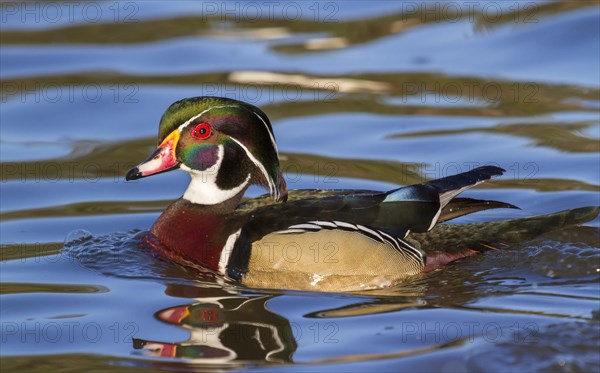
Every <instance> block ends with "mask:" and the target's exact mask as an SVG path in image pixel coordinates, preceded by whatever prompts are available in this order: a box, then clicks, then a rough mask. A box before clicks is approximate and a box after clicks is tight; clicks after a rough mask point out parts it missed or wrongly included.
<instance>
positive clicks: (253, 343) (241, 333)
mask: <svg viewBox="0 0 600 373" xmlns="http://www.w3.org/2000/svg"><path fill="white" fill-rule="evenodd" d="M190 292H195V293H197V294H193V297H194V298H198V299H200V300H199V301H198V302H197V303H190V304H184V305H179V306H174V307H170V308H166V309H163V310H160V311H158V312H156V313H155V317H156V318H158V319H159V320H160V321H162V322H165V323H167V324H172V325H177V326H179V327H181V328H184V329H185V330H188V331H189V333H190V336H189V339H188V340H187V341H184V342H177V343H172V342H163V341H149V340H144V339H134V340H133V346H134V348H135V349H138V350H143V353H144V354H145V355H149V356H156V357H177V358H186V359H194V360H198V361H199V362H206V363H215V364H223V363H229V362H236V361H239V362H241V361H245V362H248V361H262V362H267V363H288V362H291V361H292V355H293V353H294V351H296V348H297V344H296V340H295V338H294V335H293V330H292V327H291V325H290V322H289V321H288V320H287V319H286V318H285V317H282V316H280V315H278V314H276V313H274V312H272V311H271V310H269V308H268V307H267V303H268V302H269V300H271V299H273V298H275V297H277V295H267V296H252V295H240V294H236V293H235V292H228V291H227V290H225V289H218V288H208V289H207V288H200V287H191V286H186V285H169V286H168V288H167V294H169V295H173V296H177V297H190V296H191V294H190Z"/></svg>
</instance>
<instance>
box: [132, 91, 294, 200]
mask: <svg viewBox="0 0 600 373" xmlns="http://www.w3.org/2000/svg"><path fill="white" fill-rule="evenodd" d="M177 168H181V169H183V170H185V171H187V172H188V173H189V174H190V175H191V176H192V180H191V182H190V185H189V187H188V189H187V190H186V192H185V194H184V195H183V198H184V199H187V200H189V201H190V202H192V203H196V204H202V205H215V204H218V203H222V202H225V201H227V200H230V199H232V198H240V197H241V196H242V195H243V193H244V191H245V190H246V189H247V188H248V187H249V186H250V185H252V184H258V185H262V186H263V187H265V188H267V189H268V190H269V192H270V193H271V195H272V196H273V198H274V199H275V200H277V201H284V200H285V199H286V198H287V188H286V184H285V181H284V179H283V177H282V175H281V172H280V170H279V156H278V153H277V146H276V145H275V137H274V136H273V129H272V127H271V123H270V122H269V118H267V116H266V115H265V113H263V112H262V111H261V110H260V109H258V108H257V107H255V106H252V105H250V104H247V103H245V102H241V101H236V100H232V99H227V98H219V97H193V98H186V99H183V100H181V101H177V102H175V103H174V104H172V105H171V106H169V108H168V109H167V111H165V113H164V114H163V116H162V118H161V120H160V127H159V130H158V147H157V148H156V150H155V151H154V152H152V154H150V156H149V157H148V159H146V160H145V161H144V162H142V163H140V164H139V165H138V166H137V167H135V168H133V169H131V170H129V172H128V173H127V176H126V179H127V180H135V179H139V178H142V177H146V176H150V175H156V174H158V173H161V172H166V171H170V170H174V169H177Z"/></svg>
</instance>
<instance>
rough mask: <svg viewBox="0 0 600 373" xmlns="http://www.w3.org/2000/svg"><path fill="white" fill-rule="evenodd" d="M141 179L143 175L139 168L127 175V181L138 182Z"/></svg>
mask: <svg viewBox="0 0 600 373" xmlns="http://www.w3.org/2000/svg"><path fill="white" fill-rule="evenodd" d="M141 177H142V173H141V172H140V169H139V168H137V167H134V168H132V169H131V170H129V171H128V172H127V175H125V180H127V181H130V180H137V179H139V178H141Z"/></svg>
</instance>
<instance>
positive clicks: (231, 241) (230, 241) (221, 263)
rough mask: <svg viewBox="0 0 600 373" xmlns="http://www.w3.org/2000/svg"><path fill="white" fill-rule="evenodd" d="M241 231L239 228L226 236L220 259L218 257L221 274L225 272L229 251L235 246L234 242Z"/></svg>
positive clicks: (229, 255)
mask: <svg viewBox="0 0 600 373" xmlns="http://www.w3.org/2000/svg"><path fill="white" fill-rule="evenodd" d="M241 233H242V229H241V228H240V229H238V231H237V232H235V233H233V234H231V235H230V236H229V237H228V238H227V242H225V246H224V247H223V250H222V251H221V259H219V272H221V274H222V275H226V274H227V273H226V271H227V263H228V262H229V257H231V253H232V252H233V246H235V242H236V241H237V239H238V237H239V236H240V234H241Z"/></svg>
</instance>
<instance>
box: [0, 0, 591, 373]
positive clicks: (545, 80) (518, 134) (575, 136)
mask: <svg viewBox="0 0 600 373" xmlns="http://www.w3.org/2000/svg"><path fill="white" fill-rule="evenodd" d="M74 4H75V3H74ZM252 4H257V5H258V7H254V5H251V4H247V3H237V2H231V3H227V4H225V5H224V3H222V2H204V3H201V4H198V3H193V2H183V1H180V2H169V3H166V2H164V3H162V2H140V3H134V2H123V3H115V2H106V3H95V2H92V3H84V4H79V3H77V4H75V5H72V4H71V5H69V4H67V3H64V4H63V3H61V2H52V3H40V4H29V5H27V6H28V7H29V8H25V6H24V5H21V4H16V3H3V4H2V49H1V54H0V62H1V66H2V69H1V70H0V76H1V77H2V81H3V82H2V98H1V99H2V110H1V113H0V116H1V118H0V119H1V123H2V125H1V129H0V134H1V140H0V142H1V147H0V157H1V161H2V183H1V187H2V193H1V195H0V202H1V204H0V214H1V216H2V226H1V228H0V234H1V241H2V246H3V247H2V251H1V252H2V262H1V263H0V270H1V272H0V276H1V279H2V288H1V289H2V291H1V293H2V296H1V298H0V300H1V311H2V323H1V325H2V343H1V345H0V346H1V350H0V353H1V354H2V367H3V368H5V369H6V370H8V371H17V370H21V371H28V372H35V371H42V370H43V371H48V370H49V369H51V370H58V369H62V370H63V371H86V370H93V369H96V370H114V371H126V370H138V369H143V370H147V371H159V370H164V369H169V370H178V371H212V370H214V371H222V370H231V369H233V370H249V369H253V370H260V371H282V370H283V371H315V372H317V371H324V370H327V371H398V370H407V371H443V372H454V371H465V370H469V371H491V372H497V371H533V370H537V371H565V372H571V371H598V369H600V355H599V347H600V307H599V299H600V297H599V296H598V294H599V292H600V286H599V283H598V280H599V278H600V273H599V268H600V251H599V250H598V248H599V247H600V242H599V241H600V239H599V228H598V226H599V220H598V218H596V219H595V220H594V221H592V222H590V223H588V224H586V225H585V226H582V227H577V228H570V229H567V230H564V231H561V232H555V233H550V234H546V235H544V236H543V237H540V238H538V239H535V240H533V241H528V242H523V243H521V244H518V245H515V246H513V247H511V248H510V249H507V250H504V251H492V252H488V253H486V254H484V255H481V256H478V257H471V258H468V259H464V260H461V261H459V262H456V263H454V264H451V265H449V266H447V267H446V268H444V269H443V270H440V271H436V272H433V273H430V274H428V275H426V276H421V277H418V278H415V279H414V280H411V281H409V282H407V283H406V284H403V286H398V287H395V288H391V289H387V290H381V291H377V292H368V293H365V294H319V293H307V292H293V291H286V290H273V291H258V290H253V289H248V288H244V287H239V286H236V285H233V284H227V283H223V282H222V281H221V280H220V279H218V278H216V277H215V276H214V275H212V274H210V273H202V272H199V271H198V270H196V269H190V268H184V267H180V266H178V265H174V264H172V263H169V262H167V261H165V260H163V259H162V258H160V257H159V256H157V255H155V254H154V253H153V252H151V251H149V250H147V249H145V248H144V247H143V246H141V245H140V235H141V234H143V231H144V230H146V229H148V228H149V227H150V226H151V224H152V223H153V221H154V220H155V219H156V218H157V216H158V215H159V214H160V212H161V211H162V210H163V209H164V208H165V206H166V205H167V204H168V203H169V201H172V200H173V199H175V198H177V197H179V196H180V195H181V194H182V192H183V190H184V189H185V187H186V184H187V176H186V175H185V174H184V173H181V172H176V173H170V174H166V175H159V176H155V177H152V178H148V179H144V180H141V181H136V182H127V183H125V182H124V180H123V178H124V174H125V172H126V171H127V170H128V169H129V168H130V167H131V166H132V165H134V164H136V163H138V162H139V161H140V160H142V159H144V158H145V157H146V156H147V154H149V151H150V150H151V149H152V148H153V146H154V144H155V136H156V131H157V123H158V119H159V118H160V115H161V114H162V112H163V110H164V109H165V108H166V107H167V106H168V105H169V104H170V103H171V102H173V101H175V100H178V99H180V98H183V97H189V96H198V95H220V96H227V97H231V98H236V99H241V100H244V101H248V102H250V103H253V104H255V105H259V106H261V107H262V108H263V109H264V111H265V112H266V113H267V114H268V115H269V116H270V117H271V119H272V121H273V124H274V129H275V133H276V137H277V139H278V144H279V149H280V152H281V153H282V158H283V160H284V162H283V167H284V169H285V170H286V171H287V173H286V177H287V180H288V186H289V187H290V188H293V189H300V188H363V189H381V190H383V189H386V188H392V187H394V186H396V185H398V184H401V185H403V184H408V183H413V182H420V181H422V180H424V179H426V178H433V177H443V176H447V175H449V174H453V173H456V172H459V171H464V170H466V169H468V168H471V167H473V165H475V164H486V163H495V164H498V165H500V166H502V167H504V168H506V169H507V173H506V175H505V176H504V177H502V178H501V179H499V180H497V181H495V182H493V183H490V184H489V185H484V186H481V187H478V188H476V189H474V190H471V191H469V192H467V193H465V195H466V196H470V197H474V198H484V199H497V200H501V201H505V202H509V203H512V204H515V205H518V206H519V207H521V209H522V210H496V211H488V212H485V213H479V214H475V215H472V216H468V217H465V218H462V219H461V222H478V221H486V220H495V219H503V218H510V217H525V216H530V215H536V214H545V213H550V212H555V211H559V210H563V209H569V208H576V207H582V206H590V205H598V204H600V198H599V194H598V191H599V185H600V167H599V150H600V146H599V145H598V144H599V143H598V138H600V124H599V119H600V118H599V112H598V107H599V106H600V96H599V92H600V91H599V87H598V86H599V81H600V73H599V69H598V66H599V63H600V61H599V57H598V56H599V53H600V47H599V45H600V43H599V40H598V39H599V33H598V30H599V27H600V26H599V25H600V20H599V19H600V17H599V8H598V6H597V4H594V2H589V1H569V2H567V1H565V2H540V3H534V2H481V3H476V5H472V3H470V4H471V5H469V4H468V3H459V2H435V3H434V2H431V3H427V4H425V3H420V2H419V3H407V2H375V3H373V2H321V3H314V2H312V3H310V2H290V3H280V2H276V3H274V4H271V5H269V4H266V3H264V4H263V3H260V2H259V3H252ZM226 7H228V8H226ZM269 7H270V8H269ZM69 9H70V10H69ZM269 9H271V10H269ZM229 11H230V12H231V14H230V15H229V18H227V17H224V16H220V15H218V13H219V12H229ZM257 11H258V12H259V13H256V12H257ZM258 15H260V17H258ZM259 193H261V191H260V190H258V189H252V190H251V191H250V196H253V195H254V196H255V195H258V194H259Z"/></svg>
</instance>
